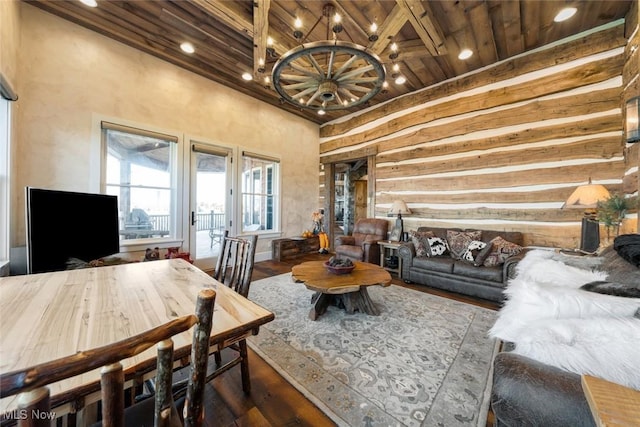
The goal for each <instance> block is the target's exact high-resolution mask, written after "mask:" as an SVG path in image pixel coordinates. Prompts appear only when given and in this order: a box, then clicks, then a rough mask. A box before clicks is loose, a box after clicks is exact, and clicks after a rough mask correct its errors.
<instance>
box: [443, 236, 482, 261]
mask: <svg viewBox="0 0 640 427" xmlns="http://www.w3.org/2000/svg"><path fill="white" fill-rule="evenodd" d="M481 239H482V231H480V230H474V231H453V230H447V243H448V244H449V252H450V255H451V258H453V259H463V255H464V253H465V252H466V251H467V247H468V246H469V244H470V243H471V242H472V241H474V240H481Z"/></svg>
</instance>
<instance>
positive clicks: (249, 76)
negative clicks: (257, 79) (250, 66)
mask: <svg viewBox="0 0 640 427" xmlns="http://www.w3.org/2000/svg"><path fill="white" fill-rule="evenodd" d="M242 78H243V79H244V80H246V81H248V82H250V81H251V80H253V76H252V75H251V73H242Z"/></svg>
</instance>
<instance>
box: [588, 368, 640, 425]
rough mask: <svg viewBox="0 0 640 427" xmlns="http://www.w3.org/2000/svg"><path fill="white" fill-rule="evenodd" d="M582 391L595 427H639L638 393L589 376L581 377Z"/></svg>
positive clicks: (639, 392) (639, 397)
mask: <svg viewBox="0 0 640 427" xmlns="http://www.w3.org/2000/svg"><path fill="white" fill-rule="evenodd" d="M582 389H583V390H584V394H585V396H586V397H587V402H588V403H589V407H590V408H591V414H592V415H593V420H594V421H595V422H596V425H597V426H599V427H604V426H608V427H613V426H629V427H631V426H639V425H640V391H638V390H633V389H631V388H628V387H625V386H622V385H620V384H616V383H612V382H610V381H606V380H603V379H601V378H596V377H592V376H590V375H583V376H582Z"/></svg>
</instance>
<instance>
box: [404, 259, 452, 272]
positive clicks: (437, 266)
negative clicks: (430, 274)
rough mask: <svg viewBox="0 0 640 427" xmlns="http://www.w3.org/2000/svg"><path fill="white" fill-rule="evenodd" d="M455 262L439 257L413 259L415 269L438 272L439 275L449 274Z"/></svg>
mask: <svg viewBox="0 0 640 427" xmlns="http://www.w3.org/2000/svg"><path fill="white" fill-rule="evenodd" d="M454 263H455V261H454V260H453V259H451V257H448V256H439V257H416V258H414V259H413V266H414V267H415V268H420V269H425V270H432V271H439V272H441V273H451V272H452V271H453V264H454Z"/></svg>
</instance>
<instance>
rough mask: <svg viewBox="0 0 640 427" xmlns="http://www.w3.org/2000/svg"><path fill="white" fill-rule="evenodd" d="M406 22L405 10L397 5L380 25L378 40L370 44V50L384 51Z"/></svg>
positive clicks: (375, 51) (377, 52)
mask: <svg viewBox="0 0 640 427" xmlns="http://www.w3.org/2000/svg"><path fill="white" fill-rule="evenodd" d="M406 23H407V16H406V14H405V12H404V10H403V9H402V8H401V7H399V6H395V7H394V8H393V9H392V10H391V13H389V15H388V16H387V17H386V18H385V20H384V22H383V23H382V24H381V25H380V27H378V40H376V41H375V42H372V43H370V44H369V46H368V48H369V50H371V51H373V52H374V53H376V54H377V55H380V54H382V51H384V49H385V48H386V47H387V45H388V44H389V43H390V42H391V39H392V38H393V37H394V36H395V35H396V34H398V32H400V30H401V29H402V27H404V24H406Z"/></svg>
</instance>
